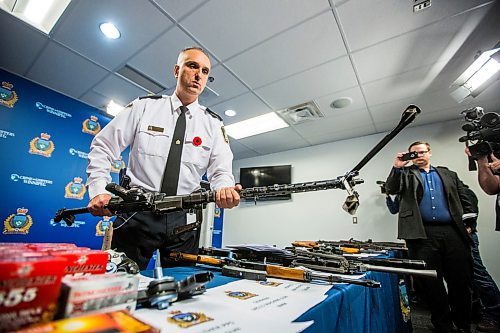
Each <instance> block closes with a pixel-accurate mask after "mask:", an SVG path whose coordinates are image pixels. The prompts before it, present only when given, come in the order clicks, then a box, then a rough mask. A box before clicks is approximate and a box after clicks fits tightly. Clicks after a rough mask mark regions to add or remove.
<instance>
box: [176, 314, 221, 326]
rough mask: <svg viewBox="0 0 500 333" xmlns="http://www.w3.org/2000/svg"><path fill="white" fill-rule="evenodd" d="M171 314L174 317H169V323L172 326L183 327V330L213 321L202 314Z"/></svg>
mask: <svg viewBox="0 0 500 333" xmlns="http://www.w3.org/2000/svg"><path fill="white" fill-rule="evenodd" d="M171 314H172V315H173V316H171V317H168V318H167V321H168V322H169V323H171V324H175V325H177V326H179V327H182V328H187V327H191V326H194V325H198V324H201V323H204V322H207V321H210V320H213V318H210V317H208V316H207V315H205V314H204V313H201V312H180V311H173V312H171Z"/></svg>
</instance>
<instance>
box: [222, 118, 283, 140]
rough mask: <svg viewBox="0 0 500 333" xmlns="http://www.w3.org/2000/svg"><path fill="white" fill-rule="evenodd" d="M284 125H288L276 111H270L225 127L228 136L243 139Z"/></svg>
mask: <svg viewBox="0 0 500 333" xmlns="http://www.w3.org/2000/svg"><path fill="white" fill-rule="evenodd" d="M284 127H288V124H287V123H286V122H285V121H284V120H283V119H281V118H280V117H279V116H278V115H277V114H276V113H274V112H270V113H266V114H263V115H261V116H258V117H254V118H250V119H247V120H244V121H240V122H238V123H235V124H231V125H228V126H226V127H225V128H226V132H227V134H228V135H229V136H231V137H233V138H235V139H243V138H246V137H249V136H253V135H257V134H262V133H266V132H271V131H274V130H277V129H280V128H284Z"/></svg>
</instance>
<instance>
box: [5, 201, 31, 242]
mask: <svg viewBox="0 0 500 333" xmlns="http://www.w3.org/2000/svg"><path fill="white" fill-rule="evenodd" d="M3 225H4V229H3V233H4V234H21V235H26V234H27V233H28V232H29V230H30V228H31V226H32V225H33V219H32V218H31V216H30V215H28V209H27V208H24V207H23V208H18V209H17V214H11V215H9V217H7V218H6V219H5V221H4V222H3Z"/></svg>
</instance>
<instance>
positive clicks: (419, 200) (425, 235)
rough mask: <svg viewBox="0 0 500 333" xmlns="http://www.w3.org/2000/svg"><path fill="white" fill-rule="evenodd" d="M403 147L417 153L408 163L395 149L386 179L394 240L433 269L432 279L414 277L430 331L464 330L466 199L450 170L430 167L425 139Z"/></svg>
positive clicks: (467, 309) (468, 270) (467, 301)
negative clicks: (395, 207)
mask: <svg viewBox="0 0 500 333" xmlns="http://www.w3.org/2000/svg"><path fill="white" fill-rule="evenodd" d="M408 151H409V152H415V153H417V157H416V158H414V159H413V160H412V162H413V164H412V165H411V166H407V165H408V163H409V162H410V161H403V160H402V159H401V157H402V156H403V154H404V153H398V154H397V155H396V158H395V160H394V164H393V168H392V170H391V173H390V174H389V177H388V178H387V181H386V191H387V193H388V194H397V195H399V200H400V201H399V216H398V238H400V239H404V240H406V244H407V247H408V253H409V257H410V258H411V259H420V260H425V262H426V263H427V265H428V268H429V269H435V270H436V271H437V272H438V278H437V279H432V278H417V279H415V280H416V281H415V282H416V284H417V288H418V289H420V294H421V295H422V297H423V298H424V300H425V301H426V302H427V303H428V305H429V308H430V311H431V322H432V324H433V325H434V327H435V329H436V330H437V331H438V332H453V323H454V324H455V325H456V328H457V331H458V332H470V322H471V290H472V257H471V247H470V237H469V235H468V233H467V231H466V229H465V226H464V223H463V222H462V215H463V214H464V213H470V212H473V208H472V204H471V201H470V198H469V197H468V196H467V194H466V192H465V185H464V184H463V183H462V181H461V180H460V179H459V178H458V176H457V174H456V173H455V172H454V171H451V170H449V169H448V168H445V167H434V166H432V165H431V163H430V158H431V156H432V150H431V147H430V145H429V144H428V143H427V142H425V141H417V142H414V143H412V144H411V145H410V147H409V148H408ZM443 279H444V280H445V281H446V285H447V290H448V292H447V291H446V288H445V286H444V283H443Z"/></svg>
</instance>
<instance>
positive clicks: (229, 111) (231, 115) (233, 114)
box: [224, 110, 236, 117]
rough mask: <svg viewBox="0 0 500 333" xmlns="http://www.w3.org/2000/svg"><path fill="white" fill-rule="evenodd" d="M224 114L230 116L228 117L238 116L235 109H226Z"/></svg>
mask: <svg viewBox="0 0 500 333" xmlns="http://www.w3.org/2000/svg"><path fill="white" fill-rule="evenodd" d="M224 114H225V115H226V116H228V117H234V116H236V111H234V110H226V111H224Z"/></svg>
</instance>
